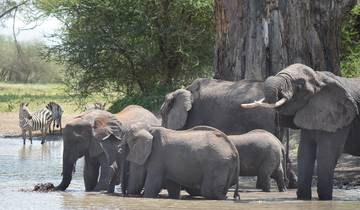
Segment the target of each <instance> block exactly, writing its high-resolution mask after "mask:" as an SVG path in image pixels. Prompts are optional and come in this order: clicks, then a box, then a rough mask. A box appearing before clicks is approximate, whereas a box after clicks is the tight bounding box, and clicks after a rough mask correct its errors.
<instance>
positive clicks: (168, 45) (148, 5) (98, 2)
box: [38, 0, 215, 97]
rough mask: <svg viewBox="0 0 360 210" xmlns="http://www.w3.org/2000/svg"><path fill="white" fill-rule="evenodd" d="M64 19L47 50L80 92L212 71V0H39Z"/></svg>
mask: <svg viewBox="0 0 360 210" xmlns="http://www.w3.org/2000/svg"><path fill="white" fill-rule="evenodd" d="M38 7H39V8H40V9H41V10H42V11H45V12H46V13H47V14H49V15H53V16H55V17H57V18H58V19H59V20H61V21H62V22H63V23H65V26H64V28H63V32H62V33H59V34H55V35H54V36H55V37H57V38H59V39H60V40H61V43H60V44H59V45H56V46H52V47H50V49H49V53H50V55H54V56H55V57H56V58H58V61H59V62H61V63H64V64H67V65H68V67H67V69H66V74H65V77H66V78H70V80H69V81H68V83H67V85H68V86H69V87H71V89H72V90H74V92H75V93H76V95H78V96H84V97H86V96H87V95H90V94H92V93H94V92H100V91H101V90H102V89H104V88H107V89H110V90H111V91H119V92H120V91H121V92H123V93H126V94H129V95H134V96H137V95H139V94H140V93H139V92H142V93H141V94H146V92H148V91H150V90H151V89H152V86H153V85H154V84H158V83H159V84H161V85H167V86H179V85H181V84H184V83H186V82H187V81H189V80H193V79H194V78H197V77H199V76H204V75H208V74H210V72H211V69H212V59H213V46H214V36H215V28H214V20H213V0H177V1H170V0H149V1H143V0H81V1H80V0H40V1H39V4H38Z"/></svg>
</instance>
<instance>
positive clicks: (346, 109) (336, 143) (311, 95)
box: [264, 64, 360, 200]
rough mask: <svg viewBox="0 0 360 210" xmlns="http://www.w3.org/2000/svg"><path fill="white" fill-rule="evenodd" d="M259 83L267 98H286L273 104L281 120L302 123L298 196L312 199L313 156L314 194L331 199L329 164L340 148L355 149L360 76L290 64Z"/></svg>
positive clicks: (359, 130)
mask: <svg viewBox="0 0 360 210" xmlns="http://www.w3.org/2000/svg"><path fill="white" fill-rule="evenodd" d="M264 88H265V101H266V102H269V103H274V102H275V101H277V100H279V99H281V98H283V97H285V98H286V99H287V102H286V103H285V104H284V105H283V106H281V107H279V108H278V111H279V113H280V116H281V123H282V124H283V125H285V126H288V127H292V128H298V129H301V137H300V145H299V150H298V176H299V180H298V190H297V197H298V199H305V200H307V199H311V182H312V175H313V168H314V163H315V160H316V161H317V169H316V170H317V175H318V184H317V192H318V196H319V199H320V200H331V199H332V190H333V176H334V168H335V166H336V163H337V160H338V158H339V156H340V154H341V153H342V151H343V149H344V148H345V152H347V153H350V154H352V155H357V156H359V155H360V138H359V136H360V118H359V115H358V113H359V111H358V109H359V104H360V79H359V78H356V79H348V78H342V77H338V76H335V75H333V74H332V73H329V72H316V71H314V70H313V69H311V68H310V67H307V66H305V65H302V64H294V65H291V66H289V67H287V68H285V69H283V70H282V71H280V72H279V73H278V74H277V75H276V76H274V77H269V78H268V79H266V81H265V87H264Z"/></svg>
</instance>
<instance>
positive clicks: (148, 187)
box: [129, 169, 165, 198]
mask: <svg viewBox="0 0 360 210" xmlns="http://www.w3.org/2000/svg"><path fill="white" fill-rule="evenodd" d="M130 176H131V174H130ZM164 178H165V174H164V170H161V169H153V170H149V171H148V173H147V175H146V179H145V187H144V188H145V189H144V197H145V198H156V197H157V196H158V195H159V193H160V191H161V189H162V186H163V184H164V183H163V181H164ZM129 188H130V186H129Z"/></svg>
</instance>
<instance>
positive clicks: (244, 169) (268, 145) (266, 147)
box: [228, 129, 287, 192]
mask: <svg viewBox="0 0 360 210" xmlns="http://www.w3.org/2000/svg"><path fill="white" fill-rule="evenodd" d="M228 138H229V139H230V140H231V141H232V142H233V143H234V145H235V147H236V149H237V150H238V152H239V157H240V176H257V182H256V188H258V189H262V190H263V191H265V192H269V191H270V179H271V178H273V179H275V181H276V183H277V186H278V189H279V191H280V192H283V191H286V185H285V183H286V181H287V178H286V175H285V168H286V167H285V150H284V146H283V145H282V144H281V142H280V141H279V139H278V138H276V137H275V136H274V135H273V134H271V133H269V132H267V131H265V130H260V129H257V130H252V131H250V132H248V133H245V134H243V135H230V136H228Z"/></svg>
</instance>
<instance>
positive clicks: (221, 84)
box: [161, 78, 277, 135]
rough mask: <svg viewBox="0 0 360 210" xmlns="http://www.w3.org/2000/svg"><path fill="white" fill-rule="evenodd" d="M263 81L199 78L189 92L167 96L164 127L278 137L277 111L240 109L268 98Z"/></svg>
mask: <svg viewBox="0 0 360 210" xmlns="http://www.w3.org/2000/svg"><path fill="white" fill-rule="evenodd" d="M263 86H264V85H263V82H256V81H247V80H241V81H236V82H230V81H222V80H216V79H205V78H202V79H197V80H195V81H194V82H193V83H192V84H191V85H190V86H188V87H187V88H186V89H178V90H176V91H174V92H172V93H169V94H167V95H166V96H165V101H164V103H163V104H162V106H161V116H162V126H164V127H166V128H169V129H174V130H185V129H190V128H192V127H194V126H198V125H207V126H211V127H214V128H217V129H219V130H220V131H222V132H224V133H225V134H226V135H236V134H243V133H246V132H249V131H251V130H254V129H264V130H267V131H269V132H271V133H274V134H276V133H277V131H276V129H277V126H276V121H275V111H274V110H273V109H271V108H258V109H256V110H247V109H239V107H240V104H242V103H247V102H250V101H253V100H259V99H261V98H263V97H264V92H263Z"/></svg>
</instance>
